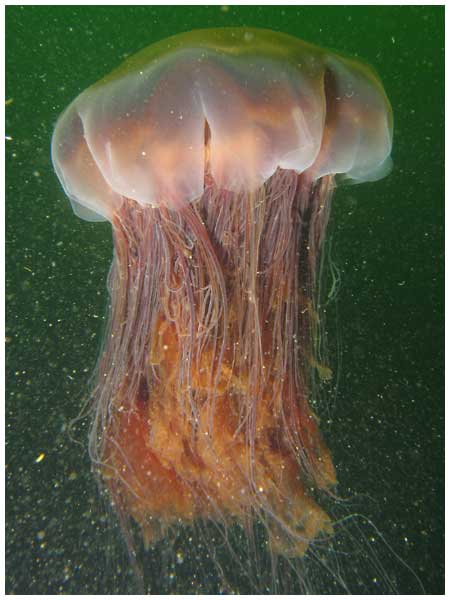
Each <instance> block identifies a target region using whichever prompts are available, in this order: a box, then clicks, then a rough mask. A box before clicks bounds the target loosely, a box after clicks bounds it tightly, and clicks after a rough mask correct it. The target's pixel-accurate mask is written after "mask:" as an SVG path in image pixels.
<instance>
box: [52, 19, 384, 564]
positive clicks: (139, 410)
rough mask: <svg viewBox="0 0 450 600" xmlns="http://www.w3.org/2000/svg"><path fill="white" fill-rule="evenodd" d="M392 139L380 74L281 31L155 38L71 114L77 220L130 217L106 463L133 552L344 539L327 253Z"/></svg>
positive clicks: (120, 254)
mask: <svg viewBox="0 0 450 600" xmlns="http://www.w3.org/2000/svg"><path fill="white" fill-rule="evenodd" d="M391 146H392V113H391V108H390V104H389V101H388V99H387V97H386V94H385V92H384V90H383V87H382V84H381V83H380V80H379V79H378V77H377V75H376V74H375V73H374V72H373V70H372V69H371V68H370V67H368V66H367V65H365V64H363V63H362V62H360V61H359V60H354V59H350V58H346V57H343V56H341V55H338V54H336V53H334V52H330V51H327V50H324V49H321V48H318V47H316V46H314V45H311V44H309V43H306V42H304V41H301V40H299V39H296V38H294V37H291V36H289V35H286V34H282V33H276V32H273V31H269V30H263V29H249V28H223V29H205V30H197V31H192V32H189V33H182V34H179V35H176V36H174V37H170V38H168V39H165V40H163V41H160V42H158V43H156V44H153V45H151V46H149V47H148V48H146V49H144V50H142V51H141V52H139V53H138V54H136V55H135V56H132V57H130V58H128V59H127V60H126V61H125V62H124V63H123V64H122V65H121V66H120V67H119V68H118V69H116V70H115V71H113V72H112V73H111V74H110V75H108V76H106V77H104V78H103V79H101V80H100V81H99V82H98V83H96V84H94V85H92V86H91V87H89V88H88V89H87V90H86V91H84V92H83V93H81V94H80V95H79V96H78V97H77V98H76V99H75V100H74V101H73V102H72V104H70V105H69V107H68V108H67V109H66V110H65V112H63V114H62V115H61V116H60V117H59V120H58V122H57V125H56V128H55V131H54V135H53V139H52V160H53V165H54V168H55V171H56V174H57V176H58V177H59V179H60V182H61V184H62V186H63V188H64V190H65V193H66V194H67V196H68V197H69V199H70V202H71V204H72V207H73V210H74V212H75V214H76V215H78V216H80V217H81V218H83V219H87V220H89V221H101V220H108V221H110V223H111V225H112V234H113V242H114V256H113V261H112V266H111V270H110V273H109V278H108V288H109V294H110V306H109V318H108V326H107V330H106V333H105V336H104V342H103V348H102V351H101V355H100V358H99V362H98V365H97V370H96V382H95V384H94V386H93V390H92V399H91V404H90V411H91V420H92V421H91V430H90V437H89V453H90V457H91V460H92V464H93V469H94V471H95V473H96V474H97V476H98V479H99V481H100V484H101V486H102V489H103V490H106V493H107V494H108V495H109V497H110V499H111V503H112V505H113V506H114V507H115V510H116V511H117V514H118V515H119V519H120V522H121V524H122V526H123V528H124V530H125V532H126V537H127V539H128V540H129V544H130V545H131V548H132V552H134V550H133V544H134V543H135V542H134V541H130V539H132V538H133V539H134V537H135V533H133V532H136V531H138V537H139V538H140V539H141V540H142V542H143V544H144V545H145V547H147V548H148V547H155V546H156V545H157V544H158V542H159V541H160V540H162V539H164V538H166V537H167V536H169V535H173V531H174V530H175V531H177V530H180V529H182V528H185V527H192V526H194V525H196V524H197V525H198V524H205V526H206V525H207V524H208V523H214V524H215V528H216V529H215V530H217V531H220V532H221V533H222V536H223V539H226V538H227V532H228V531H229V530H230V529H231V528H232V527H236V526H237V527H239V528H240V530H241V531H242V532H244V535H245V536H247V538H246V539H248V540H249V542H248V543H249V544H251V538H252V535H253V532H254V528H255V526H258V527H259V528H261V529H262V531H263V533H264V539H265V544H266V547H267V549H268V552H269V553H270V555H271V556H272V557H275V559H276V557H285V558H287V559H288V560H293V559H295V558H296V557H301V556H303V555H304V554H305V553H306V552H307V551H308V548H309V547H310V546H311V544H313V543H315V542H316V541H317V540H319V539H326V538H327V537H329V536H331V535H332V534H333V522H332V519H331V517H330V516H329V515H328V513H327V511H326V510H325V509H324V508H323V506H322V505H321V500H320V499H321V497H323V496H327V495H332V494H333V490H334V489H335V486H336V483H337V481H336V473H335V469H334V466H333V461H332V457H331V454H330V451H329V450H328V448H327V445H326V444H325V441H324V439H323V438H322V436H321V433H320V430H319V418H318V416H317V415H316V414H315V412H314V410H313V408H312V406H311V404H312V403H311V394H312V391H311V390H312V387H313V386H312V380H313V378H314V377H316V376H317V373H319V375H321V376H322V377H323V378H325V379H328V378H329V377H331V372H330V370H329V369H328V368H327V366H326V365H322V364H321V363H320V361H319V358H318V356H317V352H316V338H317V324H318V310H317V306H316V290H317V283H318V282H317V278H318V264H319V260H320V254H321V247H322V244H323V241H324V238H325V232H326V227H327V221H328V218H329V214H330V207H331V199H332V196H333V191H334V189H335V186H336V182H337V181H339V180H340V179H347V180H351V181H353V182H363V181H374V180H377V179H379V178H381V177H383V176H384V175H386V174H387V173H388V172H389V169H390V164H391V160H390V152H391ZM255 524H257V525H255Z"/></svg>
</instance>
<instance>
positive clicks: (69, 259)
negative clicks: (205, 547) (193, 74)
mask: <svg viewBox="0 0 450 600" xmlns="http://www.w3.org/2000/svg"><path fill="white" fill-rule="evenodd" d="M6 13H7V73H6V77H7V79H6V83H7V98H8V99H9V103H8V105H7V107H6V125H7V134H8V136H10V138H11V139H9V138H8V139H7V141H6V174H7V188H6V190H7V238H6V241H7V255H6V258H7V278H6V284H7V289H6V293H7V394H6V400H7V403H6V441H7V477H6V484H7V487H6V500H7V505H6V516H7V528H6V546H7V555H6V567H7V581H6V591H7V593H16V594H30V593H34V594H46V593H48V594H49V593H53V594H58V593H75V594H85V593H119V592H122V593H127V592H130V591H132V589H133V586H132V577H131V575H130V574H129V573H128V566H127V565H128V563H127V557H126V553H125V551H124V549H123V545H122V543H121V540H120V535H119V533H118V532H117V530H116V529H115V528H114V526H112V525H111V524H110V523H111V521H112V520H111V518H110V516H108V513H107V512H105V511H104V507H103V506H102V503H101V502H100V500H99V498H98V494H97V490H96V487H95V484H94V482H93V479H92V476H91V474H90V466H89V460H88V456H87V451H86V449H85V444H84V439H85V434H86V426H85V425H83V424H82V425H81V426H80V428H79V432H78V437H79V439H81V441H82V442H83V443H82V444H81V445H77V444H75V443H73V442H72V441H71V440H70V438H69V437H68V434H67V431H66V425H67V422H68V420H70V419H71V418H73V417H75V416H76V415H77V413H78V411H79V409H80V406H81V402H82V398H83V394H84V392H85V391H86V387H87V380H88V377H89V374H90V373H91V372H92V369H93V367H94V365H95V362H96V357H97V352H98V348H99V343H100V338H101V332H102V327H103V323H104V320H103V317H104V313H105V306H106V286H105V280H106V275H107V272H108V268H109V262H110V259H111V252H112V246H111V238H110V228H109V225H108V224H92V223H86V222H82V221H80V220H79V219H77V218H75V217H74V215H73V214H72V211H71V209H70V206H69V203H68V201H67V200H66V199H65V197H64V194H63V191H62V189H61V188H60V186H59V184H58V182H57V180H56V177H55V175H54V173H53V170H52V166H51V162H50V155H49V150H50V139H51V135H52V130H53V126H54V123H55V121H56V118H57V116H58V114H59V113H60V112H61V111H62V110H63V108H64V107H65V106H66V105H67V104H68V103H69V102H70V101H71V100H72V99H73V98H74V97H75V96H76V95H77V94H78V93H79V92H81V91H82V90H83V89H84V88H86V87H87V86H88V85H89V84H91V83H93V82H94V81H96V80H97V79H99V78H100V77H101V76H102V75H104V74H106V73H108V72H109V71H110V70H111V69H112V68H113V67H115V66H116V65H117V64H118V63H119V62H121V60H122V59H123V58H124V57H125V56H126V55H128V54H131V53H134V52H135V51H137V50H139V49H140V48H142V47H144V46H146V45H148V44H150V43H152V42H154V41H157V40H159V39H162V38H164V37H167V36H169V35H172V34H174V33H178V32H181V31H186V30H190V29H193V28H199V27H217V26H232V25H248V26H255V27H268V28H272V29H276V30H280V31H284V32H286V33H290V34H292V35H296V36H298V37H301V38H303V39H305V40H307V41H310V42H313V43H315V44H318V45H323V46H327V47H331V48H335V49H338V50H341V51H344V52H347V53H349V54H352V55H357V56H361V57H362V58H364V59H366V60H367V61H368V62H370V63H371V64H372V65H373V66H374V67H375V68H376V69H377V71H378V72H379V74H380V76H381V78H382V80H383V82H384V84H385V88H386V91H387V93H388V96H389V98H390V100H391V103H392V105H393V110H394V117H395V133H394V150H393V159H394V165H395V166H394V170H393V172H392V174H391V175H390V176H389V177H388V178H387V179H385V180H383V181H380V182H376V183H373V184H365V185H361V186H354V187H343V188H340V189H339V190H338V192H337V194H336V197H335V200H334V212H333V217H332V222H331V225H330V229H329V235H330V236H331V239H332V257H333V260H334V262H335V263H336V264H337V266H338V267H339V269H340V274H341V288H340V292H339V295H338V298H337V301H336V302H335V304H334V305H333V308H332V310H331V313H332V314H330V315H329V319H328V328H329V338H330V347H331V348H334V349H336V348H338V349H339V353H340V359H339V361H336V363H337V364H338V369H337V372H338V373H339V386H338V393H337V397H336V398H335V399H333V402H332V403H331V404H330V406H329V410H328V411H327V415H326V416H327V417H329V420H330V422H329V423H326V422H325V423H324V424H323V427H324V432H325V436H326V438H327V441H328V443H329V446H330V447H331V450H332V452H333V455H334V458H335V462H336V465H337V471H338V477H339V481H340V488H339V490H340V492H341V494H342V495H345V496H349V495H350V496H351V497H353V498H354V501H353V504H352V507H351V510H350V512H351V511H352V510H353V511H354V512H359V513H363V514H364V515H365V517H367V519H370V520H371V521H372V522H373V523H374V524H375V525H376V527H377V528H378V530H379V531H380V532H381V534H382V536H383V537H382V538H380V536H379V535H378V534H377V535H374V529H373V528H372V527H370V526H367V522H366V525H362V530H363V534H364V535H366V536H367V538H368V539H369V538H370V536H371V535H374V539H375V541H374V542H373V545H374V547H373V550H374V552H375V555H376V556H377V557H379V560H380V561H381V563H382V564H383V569H385V570H386V573H387V575H388V576H389V577H390V578H391V579H393V580H394V581H395V583H396V587H397V590H398V591H399V592H401V593H411V592H417V593H420V587H419V586H418V584H417V581H416V580H415V578H414V577H413V576H412V575H411V573H410V571H408V569H405V568H404V567H403V566H402V564H401V561H400V560H397V559H395V558H394V559H393V554H392V552H395V553H396V554H397V555H398V556H399V557H401V559H403V560H404V561H406V563H407V564H408V565H409V567H410V568H411V569H412V570H413V571H414V572H415V573H416V574H417V575H418V577H419V578H420V579H421V581H422V584H423V587H424V589H425V591H426V592H427V593H429V594H430V593H434V594H438V593H443V561H444V556H443V553H444V546H443V527H444V520H443V487H444V484H443V481H444V480H443V444H444V438H443V409H444V406H443V405H444V399H443V195H444V189H443V188H444V184H443V147H444V139H443V138H444V136H443V132H444V129H443V128H444V96H443V93H444V92H443V82H444V79H443V78H444V75H443V61H444V55H443V46H444V34H443V19H444V12H443V8H440V7H437V8H436V7H431V8H420V7H417V8H415V7H406V8H399V7H396V8H389V7H372V8H371V7H350V8H345V7H317V8H315V7H262V8H258V7H239V6H238V7H230V8H229V9H228V10H223V9H221V8H220V7H197V8H192V7H167V8H165V7H154V8H152V7H117V8H116V7H101V8H99V7H94V8H89V7H67V8H64V7H56V8H54V7H53V8H46V7H43V8H39V7H27V8H20V7H8V8H7V9H6ZM334 353H335V354H337V353H338V352H337V351H336V350H335V351H334ZM332 366H334V367H335V370H336V365H332ZM324 421H326V419H324ZM382 539H384V540H385V541H386V542H387V544H389V545H390V547H391V548H392V551H388V549H387V546H386V545H385V544H384V543H383V542H382ZM344 550H345V549H344ZM369 554H370V553H368V555H367V563H368V564H369V563H373V560H374V559H373V557H372V556H370V555H369ZM344 558H345V557H344ZM364 559H365V556H364V554H363V555H362V556H358V557H357V558H356V557H355V561H357V562H358V563H359V564H360V565H363V564H364ZM348 560H349V559H348V557H347V563H348ZM350 562H351V558H350ZM343 564H344V567H343V577H344V578H345V577H346V576H347V578H348V581H347V585H348V587H349V589H350V591H352V592H360V591H362V592H364V591H367V592H370V593H375V592H376V591H377V583H376V582H372V583H373V585H372V587H370V588H368V587H367V583H364V584H362V583H360V582H359V581H358V575H357V574H356V575H355V570H352V567H351V565H349V564H346V562H345V560H344V561H343ZM177 568H178V567H176V568H175V576H174V580H177V581H178V583H177V584H176V585H175V583H174V587H173V590H175V589H184V590H185V591H191V592H195V591H199V590H201V583H198V580H197V582H195V581H194V583H193V584H191V579H192V578H190V577H189V572H186V569H185V570H184V572H181V571H180V572H179V573H177V572H176V569H177ZM180 568H181V567H180ZM180 580H181V583H180ZM176 586H178V587H176ZM365 586H366V587H365ZM311 588H312V589H314V590H315V591H317V592H318V593H325V592H327V591H330V590H329V589H327V588H326V587H323V586H321V582H320V581H312V582H311ZM168 589H170V585H169V587H168ZM154 591H155V592H157V591H158V589H154ZM331 591H333V589H331ZM380 591H383V590H382V589H381V588H380Z"/></svg>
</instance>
